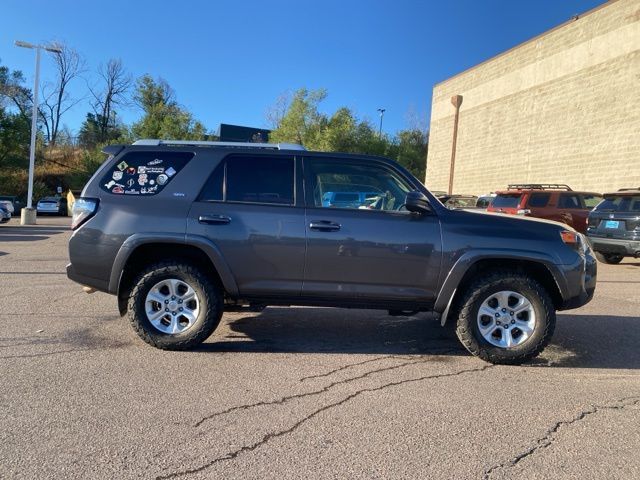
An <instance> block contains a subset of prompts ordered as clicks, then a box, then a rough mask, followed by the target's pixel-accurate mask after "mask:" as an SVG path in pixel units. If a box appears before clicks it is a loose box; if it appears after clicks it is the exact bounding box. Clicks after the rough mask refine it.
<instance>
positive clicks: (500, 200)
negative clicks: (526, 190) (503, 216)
mask: <svg viewBox="0 0 640 480" xmlns="http://www.w3.org/2000/svg"><path fill="white" fill-rule="evenodd" d="M519 203H520V195H496V197H495V198H494V199H493V202H491V206H492V207H495V208H518V204H519Z"/></svg>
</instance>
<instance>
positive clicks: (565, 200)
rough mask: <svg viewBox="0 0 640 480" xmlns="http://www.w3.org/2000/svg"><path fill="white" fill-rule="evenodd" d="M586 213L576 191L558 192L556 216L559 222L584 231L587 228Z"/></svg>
mask: <svg viewBox="0 0 640 480" xmlns="http://www.w3.org/2000/svg"><path fill="white" fill-rule="evenodd" d="M587 214H588V212H587V211H586V210H585V209H584V207H583V203H582V200H581V198H580V195H579V194H578V193H575V192H567V193H564V192H563V193H560V195H559V197H558V216H559V219H560V221H561V222H563V223H566V224H567V225H569V226H571V227H573V228H575V229H576V230H577V231H579V232H583V233H584V232H585V231H586V229H587V224H586V219H587Z"/></svg>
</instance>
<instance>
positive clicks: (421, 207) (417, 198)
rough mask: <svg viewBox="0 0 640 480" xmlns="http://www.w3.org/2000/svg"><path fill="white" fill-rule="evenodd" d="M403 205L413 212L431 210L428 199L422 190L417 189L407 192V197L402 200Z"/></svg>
mask: <svg viewBox="0 0 640 480" xmlns="http://www.w3.org/2000/svg"><path fill="white" fill-rule="evenodd" d="M404 207H405V208H406V209H407V210H409V211H410V212H413V213H428V212H430V211H431V206H430V205H429V199H428V198H427V197H426V196H425V195H424V194H423V193H422V192H419V191H417V190H413V191H411V192H409V193H407V198H406V199H405V201H404Z"/></svg>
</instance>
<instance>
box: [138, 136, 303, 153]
mask: <svg viewBox="0 0 640 480" xmlns="http://www.w3.org/2000/svg"><path fill="white" fill-rule="evenodd" d="M133 145H144V146H149V147H159V146H161V145H190V146H194V147H195V146H198V147H199V146H205V147H227V148H265V149H271V150H306V148H304V147H303V146H302V145H298V144H296V143H249V142H205V141H199V140H158V139H155V138H146V139H143V140H137V141H135V142H133Z"/></svg>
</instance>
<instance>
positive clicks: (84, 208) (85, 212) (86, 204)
mask: <svg viewBox="0 0 640 480" xmlns="http://www.w3.org/2000/svg"><path fill="white" fill-rule="evenodd" d="M97 210H98V199H97V198H83V197H80V198H77V199H76V201H75V202H74V203H73V210H72V212H73V218H72V219H71V230H75V229H76V228H78V227H79V226H80V225H82V224H83V223H84V222H86V221H87V220H89V219H90V218H91V217H93V216H94V215H95V213H96V211H97Z"/></svg>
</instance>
